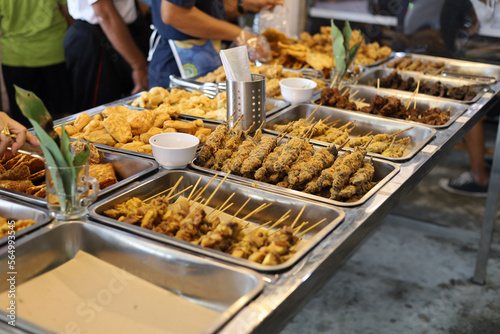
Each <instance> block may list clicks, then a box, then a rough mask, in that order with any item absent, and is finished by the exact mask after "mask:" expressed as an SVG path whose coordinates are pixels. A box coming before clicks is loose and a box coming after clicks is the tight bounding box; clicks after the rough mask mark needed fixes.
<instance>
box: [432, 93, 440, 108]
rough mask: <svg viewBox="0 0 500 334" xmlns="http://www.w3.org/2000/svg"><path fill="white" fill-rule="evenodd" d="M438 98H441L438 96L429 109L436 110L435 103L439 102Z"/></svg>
mask: <svg viewBox="0 0 500 334" xmlns="http://www.w3.org/2000/svg"><path fill="white" fill-rule="evenodd" d="M440 97H441V96H438V97H437V99H436V101H434V103H433V104H432V107H431V108H436V106H437V103H438V102H439V98H440Z"/></svg>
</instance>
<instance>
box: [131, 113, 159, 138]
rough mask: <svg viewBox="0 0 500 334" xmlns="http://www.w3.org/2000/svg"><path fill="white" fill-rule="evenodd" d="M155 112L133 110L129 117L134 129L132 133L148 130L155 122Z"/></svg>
mask: <svg viewBox="0 0 500 334" xmlns="http://www.w3.org/2000/svg"><path fill="white" fill-rule="evenodd" d="M154 121H155V112H154V111H153V110H148V109H144V110H133V111H132V112H131V113H130V114H129V115H128V117H127V122H128V124H129V125H130V128H131V129H132V135H134V136H135V135H140V134H141V133H144V132H147V131H148V130H149V129H150V128H151V127H152V126H153V124H154Z"/></svg>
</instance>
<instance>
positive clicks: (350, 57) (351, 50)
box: [346, 42, 361, 68]
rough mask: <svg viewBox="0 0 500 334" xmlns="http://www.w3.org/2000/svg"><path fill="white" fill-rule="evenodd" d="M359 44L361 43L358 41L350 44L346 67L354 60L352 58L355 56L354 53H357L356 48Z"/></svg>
mask: <svg viewBox="0 0 500 334" xmlns="http://www.w3.org/2000/svg"><path fill="white" fill-rule="evenodd" d="M360 46H361V43H360V42H356V44H354V45H353V46H352V48H351V49H350V50H349V52H348V54H349V59H348V61H347V64H346V67H347V68H349V67H350V66H351V64H352V62H353V61H354V58H355V56H356V53H358V49H359V47H360Z"/></svg>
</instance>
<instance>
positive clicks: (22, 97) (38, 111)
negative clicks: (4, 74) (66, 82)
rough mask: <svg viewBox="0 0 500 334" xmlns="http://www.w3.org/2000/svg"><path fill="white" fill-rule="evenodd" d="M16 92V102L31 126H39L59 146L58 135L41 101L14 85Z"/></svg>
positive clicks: (31, 93)
mask: <svg viewBox="0 0 500 334" xmlns="http://www.w3.org/2000/svg"><path fill="white" fill-rule="evenodd" d="M14 88H15V90H16V102H17V105H18V106H19V109H21V112H22V113H23V115H24V116H26V117H27V118H28V119H29V120H30V122H31V124H33V122H35V123H37V124H39V125H40V126H41V128H42V129H44V131H45V132H47V134H48V135H49V136H50V137H51V138H52V139H53V140H54V141H55V142H56V143H57V145H59V135H58V134H57V132H55V131H54V123H53V121H52V116H51V115H50V113H49V112H48V111H47V108H45V105H44V104H43V102H42V100H40V99H39V98H38V96H36V95H35V94H34V93H33V92H30V91H27V90H25V89H22V88H20V87H18V86H16V85H14Z"/></svg>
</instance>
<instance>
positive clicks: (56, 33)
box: [0, 0, 67, 67]
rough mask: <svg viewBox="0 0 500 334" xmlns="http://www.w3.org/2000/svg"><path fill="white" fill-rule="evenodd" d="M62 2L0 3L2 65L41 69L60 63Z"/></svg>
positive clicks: (0, 0)
mask: <svg viewBox="0 0 500 334" xmlns="http://www.w3.org/2000/svg"><path fill="white" fill-rule="evenodd" d="M65 4H66V0H0V27H1V29H2V35H0V44H1V48H2V64H4V65H7V66H15V67H43V66H50V65H55V64H60V63H62V62H64V48H63V40H64V35H65V34H66V28H67V22H66V19H65V17H64V15H63V14H62V12H61V10H60V6H61V5H65Z"/></svg>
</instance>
